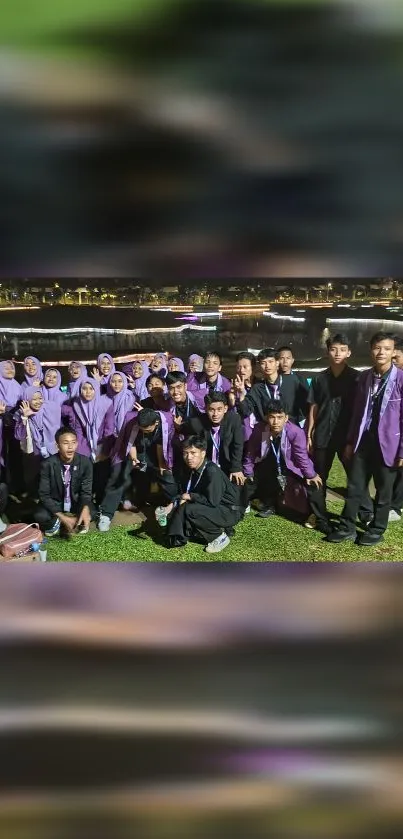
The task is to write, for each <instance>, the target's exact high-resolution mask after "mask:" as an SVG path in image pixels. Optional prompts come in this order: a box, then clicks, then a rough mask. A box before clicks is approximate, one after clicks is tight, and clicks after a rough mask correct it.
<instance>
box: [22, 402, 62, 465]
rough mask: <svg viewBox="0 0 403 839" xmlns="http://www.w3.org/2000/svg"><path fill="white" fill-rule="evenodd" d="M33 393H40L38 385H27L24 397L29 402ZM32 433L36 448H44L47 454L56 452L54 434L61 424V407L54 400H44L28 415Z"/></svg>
mask: <svg viewBox="0 0 403 839" xmlns="http://www.w3.org/2000/svg"><path fill="white" fill-rule="evenodd" d="M35 393H40V394H41V395H42V389H41V388H40V387H29V388H27V390H26V394H25V399H26V401H27V402H30V401H31V399H32V397H33V396H34V394H35ZM28 422H29V425H30V429H31V434H32V442H33V443H34V444H35V446H36V448H37V449H39V450H41V449H42V448H45V449H46V451H47V452H48V454H56V452H57V445H56V440H55V434H56V431H57V429H58V428H60V425H61V408H60V405H57V403H56V402H44V404H43V405H42V407H41V408H39V411H36V412H35V413H34V414H32V416H30V417H28Z"/></svg>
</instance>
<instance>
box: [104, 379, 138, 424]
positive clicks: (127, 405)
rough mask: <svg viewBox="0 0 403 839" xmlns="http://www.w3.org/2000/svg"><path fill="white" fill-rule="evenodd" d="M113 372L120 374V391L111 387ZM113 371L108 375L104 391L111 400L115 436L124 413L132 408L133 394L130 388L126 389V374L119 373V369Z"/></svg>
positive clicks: (123, 418)
mask: <svg viewBox="0 0 403 839" xmlns="http://www.w3.org/2000/svg"><path fill="white" fill-rule="evenodd" d="M115 373H116V374H117V375H119V376H121V377H122V380H123V387H122V390H121V391H120V393H115V391H114V390H112V388H111V384H110V382H111V378H112V376H114V375H115ZM115 373H111V375H110V376H109V379H108V386H107V390H106V393H107V396H109V399H111V400H112V402H113V411H114V414H115V436H116V437H117V436H118V434H119V431H120V430H121V428H122V426H123V423H124V421H125V417H126V414H127V413H128V411H131V410H132V408H133V405H134V394H133V391H132V390H128V387H127V376H125V374H124V373H121V372H120V370H115Z"/></svg>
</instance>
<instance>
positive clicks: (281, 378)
mask: <svg viewBox="0 0 403 839" xmlns="http://www.w3.org/2000/svg"><path fill="white" fill-rule="evenodd" d="M282 384H283V377H282V376H280V380H279V383H278V385H276V384H275V382H271V383H270V385H268V384H267V382H265V383H264V386H265V388H266V393H267V395H268V396H269V397H270V399H280V388H281V385H282ZM271 387H272V388H275V391H274V394H275V395H274V396H273V394H272V392H271V390H270V388H271Z"/></svg>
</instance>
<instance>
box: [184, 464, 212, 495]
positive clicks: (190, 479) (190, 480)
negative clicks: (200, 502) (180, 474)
mask: <svg viewBox="0 0 403 839" xmlns="http://www.w3.org/2000/svg"><path fill="white" fill-rule="evenodd" d="M206 466H207V463H205V464H204V466H203V469H202V470H201V472H200V475H199V477H198V479H197V481H196V483H195V485H194V487H192V492H193V490H195V489H196V487H197V485H198V483H199V481H200V479H201V476H202V474H203V472H204V470H205V468H206ZM193 475H194V469H192V471H191V473H190V478H189V480H188V485H187V487H186V492H189V490H190V487H191V484H192V480H193Z"/></svg>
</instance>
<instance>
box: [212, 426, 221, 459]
mask: <svg viewBox="0 0 403 839" xmlns="http://www.w3.org/2000/svg"><path fill="white" fill-rule="evenodd" d="M210 437H211V442H212V444H213V458H212V460H213V463H215V464H216V466H220V464H219V458H220V429H219V428H218V433H217V435H215V434H213V432H212V431H210ZM214 453H215V456H214Z"/></svg>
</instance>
